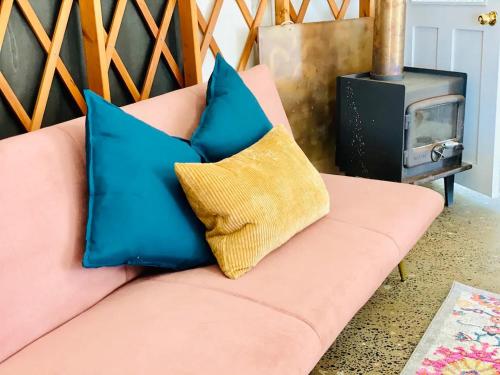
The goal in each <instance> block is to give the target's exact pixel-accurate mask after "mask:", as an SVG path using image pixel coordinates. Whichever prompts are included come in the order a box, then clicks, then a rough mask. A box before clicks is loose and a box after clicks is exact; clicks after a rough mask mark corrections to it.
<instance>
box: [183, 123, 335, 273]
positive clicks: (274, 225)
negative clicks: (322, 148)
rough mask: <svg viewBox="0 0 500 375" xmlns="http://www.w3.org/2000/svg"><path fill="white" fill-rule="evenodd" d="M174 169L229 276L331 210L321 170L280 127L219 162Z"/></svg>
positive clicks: (249, 265) (247, 268)
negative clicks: (315, 166)
mask: <svg viewBox="0 0 500 375" xmlns="http://www.w3.org/2000/svg"><path fill="white" fill-rule="evenodd" d="M175 172H176V174H177V177H178V178H179V181H180V183H181V185H182V188H183V189H184V192H185V193H186V196H187V198H188V201H189V203H190V204H191V207H192V208H193V210H194V212H195V213H196V215H197V216H198V218H199V219H200V220H201V221H202V222H203V223H204V224H205V226H206V228H207V232H206V237H207V241H208V243H209V245H210V247H211V249H212V251H213V253H214V255H215V257H216V259H217V261H218V263H219V266H220V268H221V270H222V272H224V274H225V275H226V276H228V277H229V278H232V279H236V278H238V277H240V276H241V275H243V274H245V273H246V272H248V271H249V270H250V269H251V268H252V267H254V266H255V265H256V264H257V263H258V262H259V261H260V260H261V259H262V258H263V257H265V256H266V255H267V254H269V253H270V252H271V251H273V250H274V249H276V248H277V247H279V246H281V245H282V244H283V243H285V242H286V241H288V240H289V239H290V238H291V237H292V236H293V235H295V234H296V233H297V232H299V231H301V230H302V229H304V228H305V227H307V226H309V225H310V224H312V223H313V222H315V221H316V220H318V219H320V218H321V217H323V216H325V215H326V214H327V213H328V212H329V208H330V201H329V195H328V192H327V190H326V187H325V185H324V182H323V180H322V178H321V177H320V175H319V173H318V171H317V170H316V169H315V168H314V167H313V165H312V164H311V163H310V162H309V160H308V159H307V157H306V156H305V155H304V153H303V152H302V150H301V149H300V147H299V146H298V145H297V144H296V143H295V141H294V140H293V138H292V137H291V136H290V135H289V134H288V133H287V132H286V131H285V130H284V128H283V127H282V126H278V127H275V128H273V129H272V130H271V131H269V133H267V134H266V135H265V136H264V137H263V138H261V139H260V140H259V141H258V142H257V143H255V144H253V145H252V146H250V147H249V148H247V149H245V150H243V151H241V152H239V153H238V154H236V155H233V156H231V157H229V158H226V159H224V160H221V161H219V162H217V163H205V164H199V163H198V164H197V163H176V164H175Z"/></svg>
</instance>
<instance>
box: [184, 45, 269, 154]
mask: <svg viewBox="0 0 500 375" xmlns="http://www.w3.org/2000/svg"><path fill="white" fill-rule="evenodd" d="M271 128H272V125H271V123H270V122H269V120H268V118H267V117H266V115H265V113H264V111H263V110H262V108H261V107H260V105H259V103H258V102H257V99H256V98H255V96H254V95H253V94H252V92H251V91H250V90H249V89H248V87H247V86H246V85H245V83H243V81H242V80H241V78H240V76H239V74H238V73H237V72H236V71H235V70H234V69H233V68H232V67H231V66H230V65H229V64H228V63H227V62H226V61H225V60H224V59H223V58H222V56H221V55H220V54H218V55H217V57H216V59H215V67H214V70H213V72H212V75H211V77H210V80H209V81H208V87H207V106H206V108H205V111H204V112H203V114H202V116H201V119H200V123H199V125H198V127H197V128H196V130H195V131H194V133H193V136H192V138H191V145H192V146H193V148H194V149H195V150H196V151H198V153H199V154H200V155H202V157H203V158H204V160H205V161H209V162H216V161H219V160H221V159H224V158H227V157H229V156H232V155H234V154H236V153H238V152H240V151H242V150H243V149H245V148H247V147H249V146H251V145H252V144H254V143H255V142H257V141H258V140H259V139H260V138H262V136H264V135H265V134H266V133H267V132H268V131H269V130H271Z"/></svg>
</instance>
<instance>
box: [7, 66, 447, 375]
mask: <svg viewBox="0 0 500 375" xmlns="http://www.w3.org/2000/svg"><path fill="white" fill-rule="evenodd" d="M242 75H243V78H244V80H245V81H246V83H247V84H248V86H249V87H250V89H251V90H252V91H253V92H254V93H255V95H256V96H257V98H258V100H259V102H260V103H261V105H262V107H263V108H264V110H265V112H266V113H267V115H268V116H269V118H270V119H271V121H272V122H273V123H275V124H277V123H282V124H286V125H288V121H287V118H286V116H285V113H284V111H283V107H282V105H281V102H280V99H279V97H278V93H277V91H276V88H275V87H274V84H273V82H272V78H271V76H270V73H269V72H268V70H267V69H266V68H265V67H263V66H258V67H255V68H253V69H250V70H249V71H247V72H245V73H243V74H242ZM204 90H205V88H204V86H203V85H198V86H195V87H190V88H186V89H183V90H178V91H175V92H173V93H169V94H166V95H162V96H159V97H156V98H153V99H150V100H147V101H143V102H140V103H137V104H133V105H131V106H128V107H126V110H127V111H128V112H130V113H132V114H134V115H135V116H137V117H139V118H141V119H142V120H144V121H146V122H147V123H150V124H152V125H154V126H156V127H158V128H159V129H161V130H164V131H167V132H168V133H170V134H173V135H177V136H182V137H189V136H190V135H191V133H192V131H193V129H194V128H195V127H196V125H197V122H198V119H199V116H200V113H201V111H202V110H203V107H204V100H205V98H204ZM84 153H85V151H84V120H83V118H79V119H76V120H73V121H69V122H66V123H63V124H60V125H57V126H53V127H50V128H47V129H43V130H40V131H37V132H34V133H31V134H26V135H22V136H18V137H13V138H10V139H6V140H3V141H1V142H0V210H1V215H0V374H1V375H6V374H15V375H25V374H26V375H27V374H37V375H44V374H51V375H52V374H71V375H77V374H108V375H110V374H120V375H123V374H160V373H161V374H205V375H207V374H216V375H222V374H239V375H245V374H266V375H268V374H269V375H270V374H287V375H290V374H307V373H308V372H309V371H310V370H311V369H312V368H313V367H314V365H315V363H316V362H317V361H318V360H319V359H320V357H321V356H322V355H323V353H324V352H325V351H326V350H327V349H328V347H329V346H330V345H331V344H332V342H333V340H334V339H335V338H336V337H337V335H338V334H339V333H340V331H341V330H342V329H343V327H344V326H345V325H346V324H347V323H348V321H349V320H350V319H351V318H352V317H353V315H354V314H355V313H356V311H358V309H359V308H360V307H361V306H363V304H364V303H365V302H366V301H367V300H368V299H369V298H370V296H371V295H372V294H373V293H374V291H375V290H376V289H377V288H378V287H379V286H380V284H381V283H382V282H383V280H384V279H385V277H386V276H387V275H388V274H389V272H391V270H392V269H393V268H394V267H395V266H396V265H397V264H398V262H399V261H400V260H401V259H402V258H403V257H404V256H405V254H406V253H407V252H408V251H409V250H410V249H411V248H412V246H413V245H414V244H415V243H416V242H417V240H418V239H419V238H420V236H421V235H422V234H423V233H424V232H425V230H426V229H427V228H428V226H429V225H430V224H431V223H432V221H433V220H434V218H435V217H436V216H437V215H438V214H439V213H440V211H441V210H442V207H443V199H442V198H441V196H440V195H438V194H436V193H435V192H433V191H431V190H428V189H424V188H420V187H415V186H411V185H402V184H395V183H388V182H380V181H374V180H363V179H357V178H349V177H342V176H330V175H324V180H325V182H326V184H327V186H328V189H329V191H330V193H331V202H332V204H331V206H332V208H331V212H330V214H329V215H328V216H327V217H325V218H323V219H322V220H320V221H319V222H317V223H316V224H314V225H312V226H311V227H309V228H307V229H306V230H304V231H303V232H301V233H299V234H297V235H296V236H295V237H294V238H292V239H291V240H290V241H289V242H288V243H286V244H285V245H284V246H282V247H281V248H280V249H278V250H277V251H275V252H273V253H272V254H271V255H269V256H268V257H266V258H265V259H264V260H263V261H262V262H261V263H260V264H259V265H258V266H257V267H256V268H255V269H254V270H252V271H251V272H250V273H248V274H247V275H245V276H244V277H242V278H241V279H238V280H235V281H234V280H229V279H227V278H225V277H224V276H223V275H222V273H221V272H220V271H219V269H218V268H217V266H212V267H206V268H199V269H194V270H190V271H184V272H178V273H164V274H159V275H155V276H142V277H138V276H139V273H140V269H137V268H132V267H117V268H102V269H84V268H82V266H81V258H82V251H83V242H84V222H85V219H86V189H85V165H84V160H85V157H84ZM409 212H411V215H408V213H409Z"/></svg>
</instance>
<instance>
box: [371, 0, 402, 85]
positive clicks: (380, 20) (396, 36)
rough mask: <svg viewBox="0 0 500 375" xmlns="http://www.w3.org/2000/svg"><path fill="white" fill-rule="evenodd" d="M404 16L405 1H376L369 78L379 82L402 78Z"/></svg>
mask: <svg viewBox="0 0 500 375" xmlns="http://www.w3.org/2000/svg"><path fill="white" fill-rule="evenodd" d="M405 16H406V1H405V0H377V1H376V4H375V26H374V35H373V68H372V72H371V74H370V75H371V78H373V79H377V80H381V81H392V80H399V79H402V78H403V67H404V42H405Z"/></svg>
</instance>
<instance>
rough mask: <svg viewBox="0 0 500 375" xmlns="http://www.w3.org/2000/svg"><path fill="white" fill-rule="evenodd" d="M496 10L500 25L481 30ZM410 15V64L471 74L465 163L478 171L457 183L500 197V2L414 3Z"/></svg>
mask: <svg viewBox="0 0 500 375" xmlns="http://www.w3.org/2000/svg"><path fill="white" fill-rule="evenodd" d="M490 11H498V12H499V19H498V22H497V24H495V25H493V26H491V25H489V24H485V25H481V24H480V22H479V20H478V17H479V15H481V14H483V13H488V12H490ZM406 15H407V18H406V20H407V23H406V45H405V64H406V65H409V66H416V67H422V68H431V69H441V70H454V71H460V72H465V73H467V75H468V80H467V95H466V96H467V98H466V109H465V111H466V112H465V132H464V146H465V150H464V161H465V162H468V163H471V164H472V165H473V168H472V169H471V170H470V171H467V172H464V173H460V174H458V175H457V182H458V183H460V184H462V185H464V186H467V187H469V188H471V189H474V190H476V191H479V192H481V193H483V194H486V195H489V196H498V195H500V121H499V120H500V111H499V109H500V106H499V104H500V95H499V93H498V91H499V87H500V86H499V83H500V81H499V57H500V0H488V1H487V2H486V1H483V0H464V1H460V2H458V1H453V0H441V1H439V3H436V2H431V1H429V0H409V2H408V4H407V14H406ZM483 21H486V18H484V19H483Z"/></svg>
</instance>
